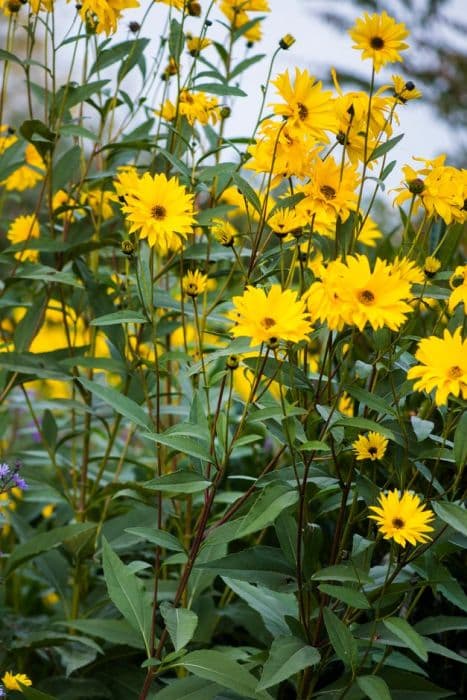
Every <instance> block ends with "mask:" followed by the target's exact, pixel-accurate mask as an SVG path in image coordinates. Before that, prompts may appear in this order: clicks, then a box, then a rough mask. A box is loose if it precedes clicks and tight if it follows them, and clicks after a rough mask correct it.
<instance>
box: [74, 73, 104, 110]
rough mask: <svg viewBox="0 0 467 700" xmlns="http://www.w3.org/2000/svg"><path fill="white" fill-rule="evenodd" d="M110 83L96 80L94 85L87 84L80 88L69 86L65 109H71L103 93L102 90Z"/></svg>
mask: <svg viewBox="0 0 467 700" xmlns="http://www.w3.org/2000/svg"><path fill="white" fill-rule="evenodd" d="M109 82H110V81H109V80H95V81H94V82H93V83H86V84H85V85H79V86H78V87H75V86H74V85H67V92H66V100H65V109H71V107H74V106H75V105H78V104H79V103H80V102H84V101H85V100H87V99H89V98H90V97H91V95H94V94H95V93H96V92H101V90H102V88H103V87H105V85H107V83H109Z"/></svg>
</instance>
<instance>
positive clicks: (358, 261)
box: [340, 255, 412, 331]
mask: <svg viewBox="0 0 467 700" xmlns="http://www.w3.org/2000/svg"><path fill="white" fill-rule="evenodd" d="M345 268H346V270H345V273H344V276H343V279H342V285H341V289H340V294H341V297H342V299H343V302H344V306H345V307H346V308H345V310H344V315H345V316H346V318H347V323H349V324H352V325H355V326H357V328H358V329H359V330H360V331H362V330H363V328H364V327H365V325H366V324H367V323H369V324H370V326H371V327H372V328H373V329H374V330H377V329H378V328H382V327H383V326H387V327H388V328H390V329H391V330H397V329H398V328H399V327H400V326H401V324H402V323H404V322H405V320H406V318H405V317H406V315H407V314H408V313H410V312H411V311H412V308H411V307H410V306H409V304H408V303H407V301H406V299H408V298H409V297H410V283H409V282H408V281H406V280H404V279H402V278H401V277H399V276H398V275H397V274H395V273H394V272H393V271H392V270H391V267H390V266H389V265H388V264H387V263H386V262H385V261H384V260H381V259H380V258H377V259H376V262H375V266H374V269H373V271H372V270H371V268H370V263H369V260H368V258H367V257H366V256H364V255H355V256H348V257H347V260H346V263H345Z"/></svg>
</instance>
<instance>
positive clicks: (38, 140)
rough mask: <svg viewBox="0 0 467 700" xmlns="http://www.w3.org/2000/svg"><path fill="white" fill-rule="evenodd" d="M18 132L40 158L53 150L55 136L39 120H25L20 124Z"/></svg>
mask: <svg viewBox="0 0 467 700" xmlns="http://www.w3.org/2000/svg"><path fill="white" fill-rule="evenodd" d="M19 131H20V134H21V136H24V138H25V139H26V141H29V142H30V143H33V144H34V146H35V147H36V148H37V150H38V151H39V153H40V154H41V156H42V157H44V156H45V155H46V154H47V153H48V152H49V151H51V150H53V148H54V146H55V143H56V140H57V134H56V133H55V132H53V131H51V130H50V129H49V127H48V126H47V125H46V124H44V122H41V121H40V119H27V120H26V121H24V122H23V123H22V124H21V126H20V128H19Z"/></svg>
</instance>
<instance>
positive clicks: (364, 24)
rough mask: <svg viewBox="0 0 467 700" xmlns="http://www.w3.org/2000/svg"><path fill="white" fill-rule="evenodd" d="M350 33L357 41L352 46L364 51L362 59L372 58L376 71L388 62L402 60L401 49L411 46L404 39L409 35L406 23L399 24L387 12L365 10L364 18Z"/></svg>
mask: <svg viewBox="0 0 467 700" xmlns="http://www.w3.org/2000/svg"><path fill="white" fill-rule="evenodd" d="M349 34H350V36H351V38H352V39H353V41H354V42H355V44H354V45H353V46H352V48H353V49H359V50H360V51H361V52H362V60H365V59H366V58H370V59H371V60H372V61H373V65H374V68H375V71H376V72H378V71H379V70H380V68H381V67H382V66H384V65H386V63H394V62H396V61H402V58H401V56H400V54H399V51H404V50H405V49H408V48H409V46H408V44H405V43H404V41H403V39H406V38H407V37H408V36H409V32H408V30H407V29H406V28H405V24H403V23H400V24H398V23H397V22H396V20H395V19H393V18H392V17H390V16H389V15H388V14H387V13H386V12H382V13H381V14H380V15H378V14H373V15H369V14H368V12H365V13H364V17H363V19H361V18H359V19H357V21H356V22H355V25H354V27H352V29H350V30H349Z"/></svg>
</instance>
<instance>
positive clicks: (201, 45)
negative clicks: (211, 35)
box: [185, 34, 212, 56]
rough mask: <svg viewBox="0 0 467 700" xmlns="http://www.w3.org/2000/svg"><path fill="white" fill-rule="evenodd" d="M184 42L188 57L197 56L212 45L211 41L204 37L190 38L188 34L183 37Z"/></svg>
mask: <svg viewBox="0 0 467 700" xmlns="http://www.w3.org/2000/svg"><path fill="white" fill-rule="evenodd" d="M185 42H186V48H187V51H188V53H189V54H190V56H199V54H200V52H201V51H202V50H203V49H206V48H207V47H208V46H211V44H212V41H211V39H206V37H202V36H191V35H188V34H187V35H186V37H185Z"/></svg>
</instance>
